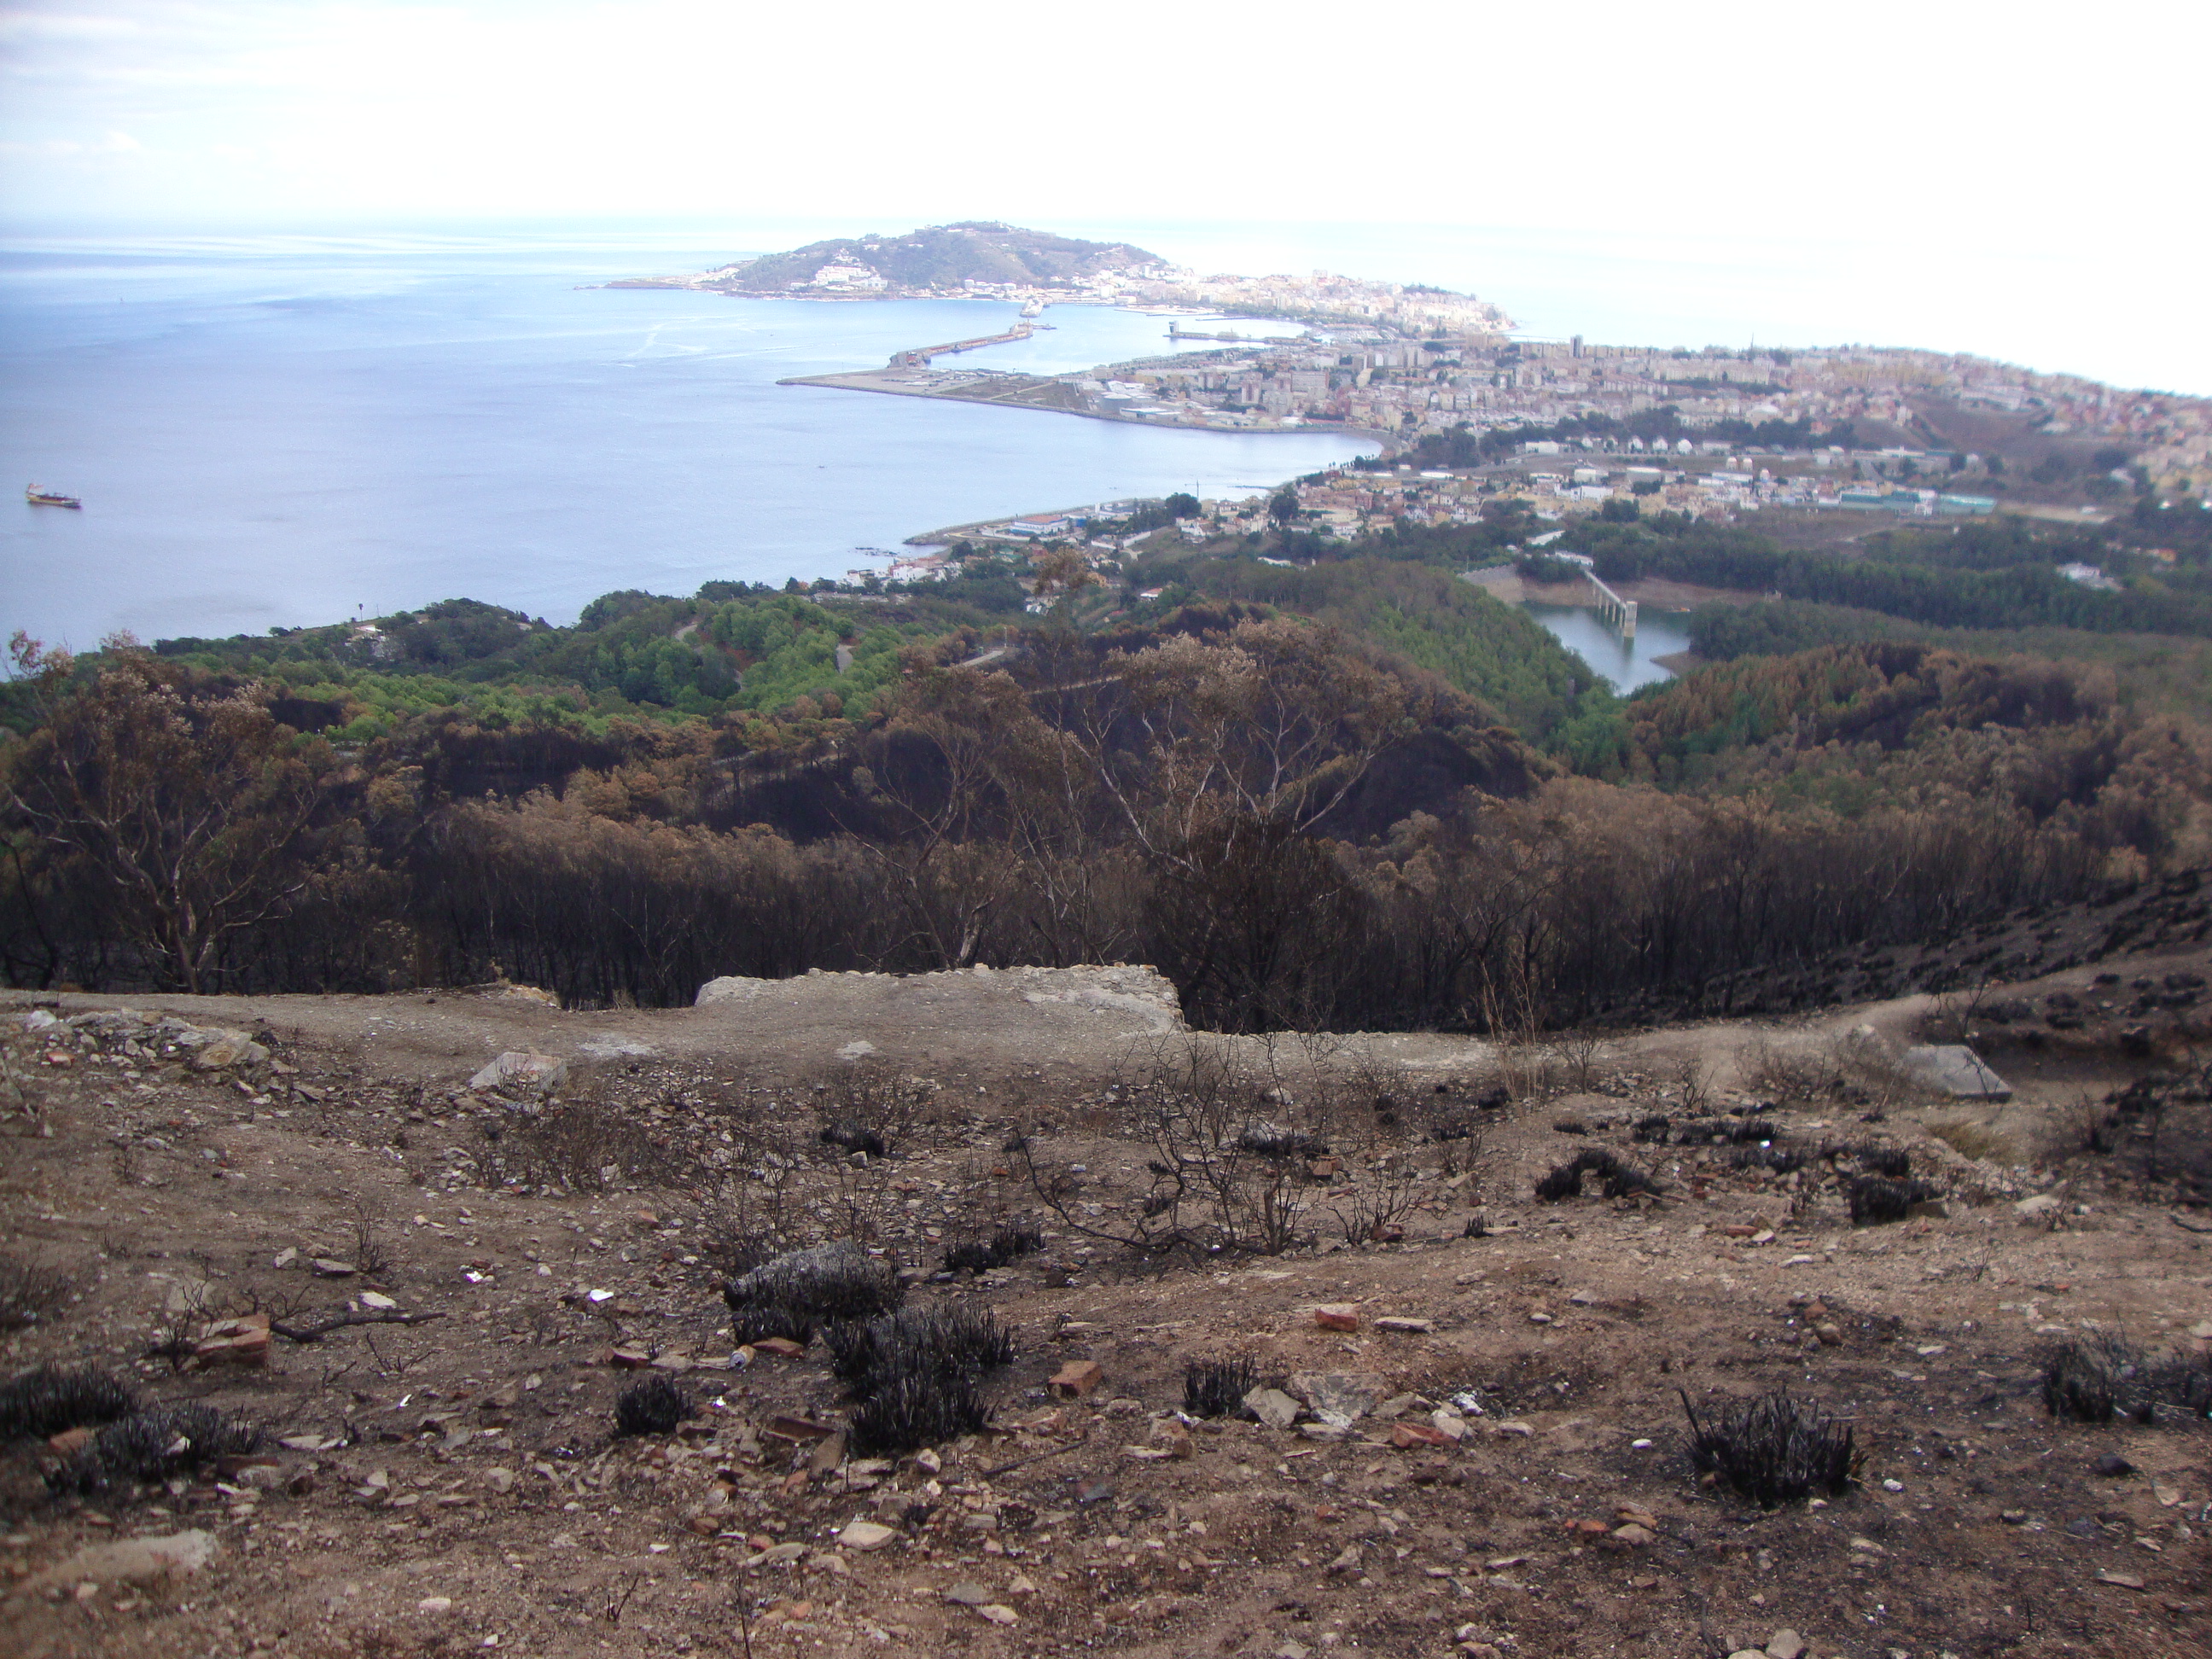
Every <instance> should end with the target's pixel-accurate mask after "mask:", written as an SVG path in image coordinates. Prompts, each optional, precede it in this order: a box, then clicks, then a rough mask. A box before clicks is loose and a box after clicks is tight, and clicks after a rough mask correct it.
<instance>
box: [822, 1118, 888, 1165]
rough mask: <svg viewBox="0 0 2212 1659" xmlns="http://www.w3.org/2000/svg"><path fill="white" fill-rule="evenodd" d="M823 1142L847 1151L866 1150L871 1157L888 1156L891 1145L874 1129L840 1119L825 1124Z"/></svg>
mask: <svg viewBox="0 0 2212 1659" xmlns="http://www.w3.org/2000/svg"><path fill="white" fill-rule="evenodd" d="M822 1144H823V1146H836V1147H837V1148H839V1149H840V1150H842V1151H843V1152H848V1153H849V1152H865V1153H866V1154H867V1155H868V1156H869V1157H870V1158H888V1157H890V1146H889V1145H887V1144H886V1143H885V1141H884V1138H883V1136H881V1135H880V1134H878V1133H876V1131H874V1130H873V1129H871V1128H868V1127H865V1126H863V1125H861V1124H858V1123H853V1122H847V1121H840V1122H836V1123H831V1124H829V1125H827V1126H825V1127H823V1131H822Z"/></svg>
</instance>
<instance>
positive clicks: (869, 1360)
mask: <svg viewBox="0 0 2212 1659" xmlns="http://www.w3.org/2000/svg"><path fill="white" fill-rule="evenodd" d="M822 1340H823V1344H824V1345H825V1346H827V1347H828V1348H829V1369H830V1370H831V1371H833V1372H834V1373H835V1374H836V1376H837V1378H838V1380H839V1381H840V1382H842V1383H844V1384H845V1385H846V1386H847V1387H848V1388H849V1389H852V1391H853V1392H854V1394H855V1395H859V1396H860V1398H861V1399H862V1400H867V1399H871V1398H872V1397H873V1396H874V1395H877V1394H879V1393H880V1392H882V1391H883V1389H884V1388H885V1387H886V1386H888V1385H889V1383H890V1382H891V1381H892V1380H893V1379H895V1378H896V1377H899V1376H907V1375H910V1374H920V1373H924V1372H927V1373H930V1374H933V1375H936V1376H959V1375H969V1376H980V1375H981V1373H982V1372H984V1371H987V1370H995V1369H996V1368H997V1367H999V1366H1000V1365H1004V1364H1007V1363H1008V1362H1010V1361H1011V1360H1012V1358H1013V1357H1014V1338H1013V1333H1012V1332H1011V1331H1009V1330H1007V1329H1006V1328H1005V1327H1003V1326H1001V1325H1000V1323H999V1321H998V1316H996V1315H994V1313H992V1312H991V1310H989V1309H987V1308H975V1307H971V1306H969V1305H967V1304H953V1305H951V1306H950V1307H936V1308H904V1309H902V1310H899V1311H898V1312H897V1313H895V1314H889V1315H885V1316H884V1317H882V1318H879V1319H871V1320H866V1321H857V1320H854V1321H847V1322H842V1323H839V1324H834V1325H830V1326H828V1327H826V1328H824V1329H823V1334H822Z"/></svg>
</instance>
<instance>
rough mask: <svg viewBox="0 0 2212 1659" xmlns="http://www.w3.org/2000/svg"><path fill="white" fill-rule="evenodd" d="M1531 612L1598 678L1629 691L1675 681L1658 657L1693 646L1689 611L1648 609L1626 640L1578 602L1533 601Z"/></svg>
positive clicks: (1672, 671) (1529, 608)
mask: <svg viewBox="0 0 2212 1659" xmlns="http://www.w3.org/2000/svg"><path fill="white" fill-rule="evenodd" d="M1524 608H1525V609H1526V610H1527V611H1528V614H1529V615H1530V616H1531V617H1534V618H1535V619H1536V620H1537V621H1538V622H1539V623H1542V624H1543V625H1544V626H1545V627H1546V628H1547V629H1550V630H1551V632H1552V634H1553V636H1554V637H1555V638H1557V639H1558V641H1559V643H1560V644H1562V645H1564V646H1565V647H1567V649H1568V650H1570V651H1572V652H1574V653H1576V654H1577V655H1578V656H1580V657H1581V658H1582V659H1583V661H1584V662H1586V663H1588V664H1589V665H1590V667H1591V669H1592V670H1593V671H1595V673H1596V674H1597V676H1598V678H1600V679H1602V680H1603V681H1605V683H1606V684H1608V685H1610V686H1611V687H1613V690H1615V691H1618V692H1620V694H1621V695H1622V696H1626V695H1627V694H1628V693H1629V692H1631V691H1633V690H1636V688H1637V687H1638V686H1639V685H1655V684H1658V683H1659V682H1660V681H1662V680H1671V679H1673V678H1674V670H1673V669H1671V668H1663V667H1662V666H1661V665H1659V664H1658V662H1656V660H1655V659H1656V658H1659V657H1668V656H1672V655H1673V654H1674V653H1676V652H1678V651H1687V650H1688V649H1689V648H1690V630H1689V613H1688V612H1687V611H1642V612H1640V613H1639V614H1638V617H1637V618H1636V637H1635V638H1634V639H1632V640H1624V639H1623V638H1621V637H1620V635H1618V634H1616V633H1614V632H1613V629H1611V628H1609V627H1607V625H1606V623H1605V620H1604V618H1602V617H1600V616H1599V615H1598V613H1597V612H1596V611H1593V610H1591V609H1589V607H1588V606H1586V605H1528V606H1525V607H1524Z"/></svg>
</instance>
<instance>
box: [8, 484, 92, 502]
mask: <svg viewBox="0 0 2212 1659" xmlns="http://www.w3.org/2000/svg"><path fill="white" fill-rule="evenodd" d="M23 499H24V500H25V501H28V502H29V503H30V504H31V505H32V506H33V507H82V506H83V505H84V503H83V502H82V501H79V500H77V498H76V496H74V495H63V494H62V493H61V492H60V491H59V490H55V489H40V488H39V486H38V485H36V484H26V485H25V486H24V487H23Z"/></svg>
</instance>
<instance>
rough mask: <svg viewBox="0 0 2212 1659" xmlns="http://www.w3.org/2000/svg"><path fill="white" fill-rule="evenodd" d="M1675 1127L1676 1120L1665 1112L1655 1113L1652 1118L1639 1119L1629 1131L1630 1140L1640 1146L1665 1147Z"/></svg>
mask: <svg viewBox="0 0 2212 1659" xmlns="http://www.w3.org/2000/svg"><path fill="white" fill-rule="evenodd" d="M1673 1127H1674V1119H1673V1118H1671V1117H1668V1115H1666V1114H1665V1113H1664V1112H1654V1113H1653V1114H1652V1115H1650V1117H1639V1118H1638V1119H1637V1120H1636V1123H1635V1127H1633V1128H1632V1129H1631V1130H1630V1131H1629V1139H1631V1140H1633V1141H1635V1142H1636V1143H1637V1144H1638V1145H1639V1146H1665V1145H1666V1144H1667V1133H1668V1130H1670V1129H1672V1128H1673Z"/></svg>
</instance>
